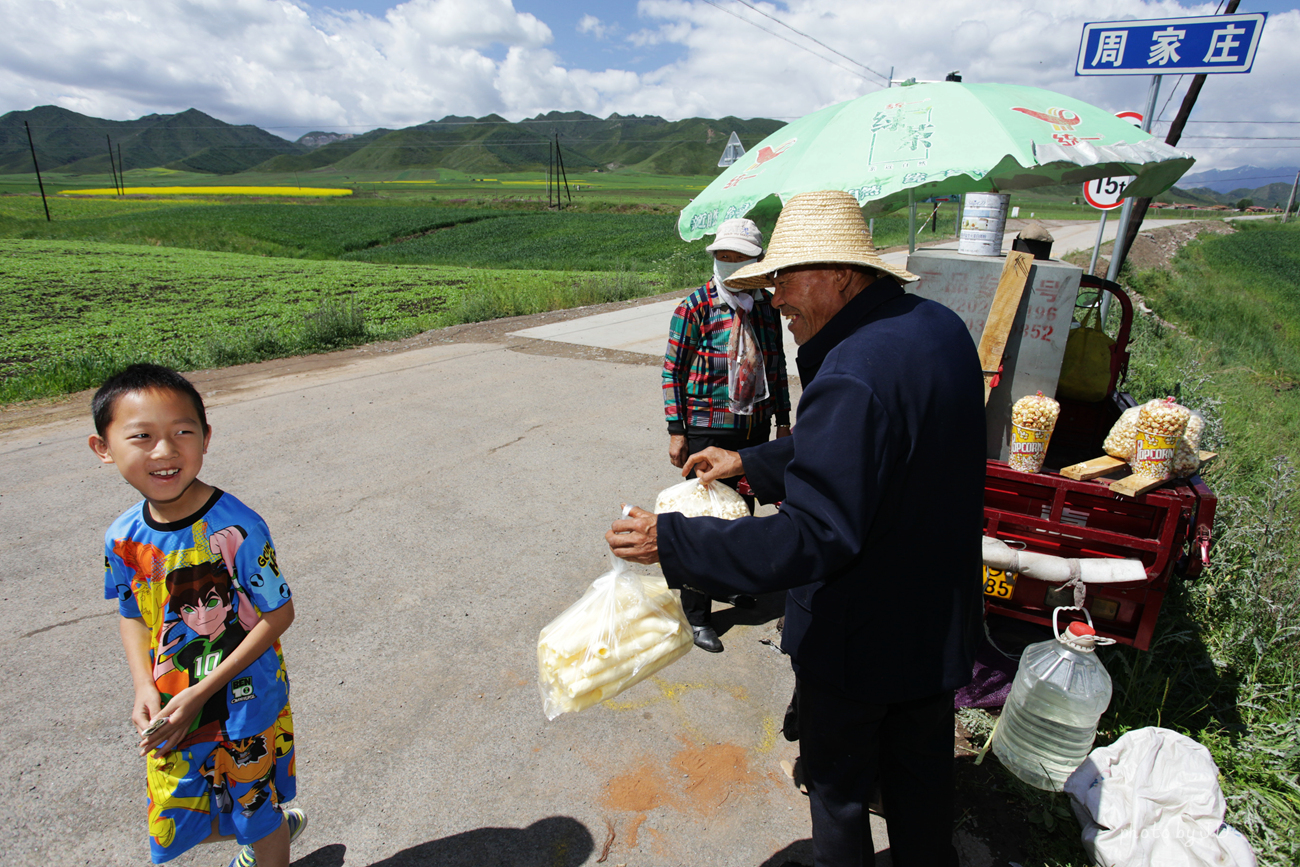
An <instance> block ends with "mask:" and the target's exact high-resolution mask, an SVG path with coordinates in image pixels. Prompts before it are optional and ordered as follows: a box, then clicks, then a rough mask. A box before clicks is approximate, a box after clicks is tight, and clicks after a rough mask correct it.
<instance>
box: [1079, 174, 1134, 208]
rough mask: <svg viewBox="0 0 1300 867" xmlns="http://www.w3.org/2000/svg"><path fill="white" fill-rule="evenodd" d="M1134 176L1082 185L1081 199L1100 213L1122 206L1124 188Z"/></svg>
mask: <svg viewBox="0 0 1300 867" xmlns="http://www.w3.org/2000/svg"><path fill="white" fill-rule="evenodd" d="M1135 177H1137V176H1136V175H1125V176H1124V177H1119V178H1097V179H1096V180H1092V181H1088V183H1086V184H1084V185H1083V197H1084V198H1085V199H1087V201H1088V204H1090V205H1092V206H1093V207H1094V208H1097V209H1098V210H1101V211H1109V210H1111V209H1113V208H1118V207H1119V206H1120V205H1122V204H1124V188H1125V187H1127V186H1128V185H1129V184H1130V183H1132V181H1133V179H1134V178H1135Z"/></svg>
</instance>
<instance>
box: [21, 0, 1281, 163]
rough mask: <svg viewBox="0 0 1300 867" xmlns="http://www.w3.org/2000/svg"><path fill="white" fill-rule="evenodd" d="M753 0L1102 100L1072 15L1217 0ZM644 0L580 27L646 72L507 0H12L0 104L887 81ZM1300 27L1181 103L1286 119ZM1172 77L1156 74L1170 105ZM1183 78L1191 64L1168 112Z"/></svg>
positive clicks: (565, 100) (815, 87)
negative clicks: (561, 50)
mask: <svg viewBox="0 0 1300 867" xmlns="http://www.w3.org/2000/svg"><path fill="white" fill-rule="evenodd" d="M754 5H756V6H758V7H759V8H760V9H762V10H763V11H764V12H766V13H768V14H769V15H771V16H773V18H776V19H779V21H781V22H784V23H785V24H788V25H789V26H790V27H792V28H794V29H795V30H798V31H802V32H803V33H806V34H808V36H810V37H813V38H814V39H816V40H819V41H820V42H822V43H825V46H829V47H830V48H832V49H834V50H835V51H838V52H842V53H843V54H844V55H847V57H850V58H853V59H854V60H855V61H857V64H865V65H866V66H867V67H870V69H871V70H874V71H875V73H880V74H883V75H888V74H889V72H890V69H891V68H893V70H894V76H895V78H898V79H902V78H908V77H916V78H919V79H923V80H924V79H942V78H943V77H944V75H945V74H946V73H948V72H950V71H952V70H956V69H959V70H961V71H962V73H963V74H964V75H965V77H966V80H967V81H1000V82H1011V83H1021V84H1032V85H1036V86H1039V87H1045V88H1048V89H1051V90H1057V91H1060V92H1062V93H1065V94H1069V95H1071V96H1075V97H1078V98H1080V99H1084V100H1086V101H1088V102H1092V103H1095V104H1097V105H1100V106H1102V107H1104V108H1108V109H1111V110H1116V111H1118V110H1121V109H1126V108H1133V109H1141V108H1142V107H1143V104H1144V102H1145V96H1146V91H1147V82H1148V79H1147V78H1145V77H1140V76H1135V77H1120V78H1109V79H1098V78H1077V77H1075V76H1074V74H1073V69H1074V58H1075V54H1076V52H1077V51H1078V43H1079V36H1080V32H1081V29H1082V25H1083V23H1085V22H1087V21H1097V20H1106V19H1130V18H1154V17H1163V16H1179V15H1193V14H1205V15H1208V14H1213V13H1214V11H1215V6H1214V4H1212V3H1199V4H1196V3H1193V4H1186V5H1180V4H1179V3H1175V2H1172V0H1160V2H1134V0H1056V2H1054V3H1050V4H1043V3H1030V2H1027V0H1012V2H1006V3H1001V4H992V3H988V2H985V0H932V2H927V3H925V4H895V3H889V4H886V3H883V2H879V0H877V2H859V3H851V4H850V3H841V2H834V0H787V2H784V3H782V4H779V5H778V4H774V3H770V2H756V3H755V4H754ZM724 10H728V11H724ZM637 11H638V16H639V23H640V29H639V30H636V31H635V32H630V33H626V34H625V35H624V32H623V31H621V30H620V29H619V25H618V24H617V23H609V22H607V21H604V20H602V19H600V18H598V17H596V16H595V15H591V14H587V15H584V16H582V17H581V19H580V20H579V22H578V25H577V28H576V30H577V32H579V33H581V34H584V35H586V36H591V37H595V38H596V39H601V40H606V43H605V44H607V45H610V44H612V45H621V46H624V47H626V48H627V49H628V51H629V52H631V51H632V50H633V49H635V48H636V47H638V46H639V47H646V46H660V47H663V46H669V47H675V48H676V49H678V56H679V59H678V60H677V61H676V62H673V63H669V64H667V65H664V66H661V67H660V68H658V69H654V70H651V71H643V72H634V71H631V70H629V69H626V68H618V61H617V60H615V61H613V62H614V66H613V67H612V68H605V69H595V68H585V66H586V65H587V64H589V63H591V61H590V60H586V61H585V63H584V62H583V61H581V60H580V61H579V62H577V63H570V64H567V65H566V64H564V63H562V62H561V61H560V60H559V57H558V55H556V54H555V52H554V51H553V50H552V47H551V46H552V44H553V34H552V31H551V29H550V28H549V27H548V26H547V24H546V23H545V22H543V21H541V20H539V19H538V18H536V17H535V16H533V15H530V14H527V13H523V12H519V11H518V10H516V9H515V8H514V6H513V3H512V0H408V2H405V3H401V4H399V5H396V6H394V7H392V8H390V9H388V10H387V11H386V13H384V14H383V15H382V17H380V16H375V15H370V14H366V13H362V12H355V11H351V12H335V11H324V12H321V11H316V10H314V9H313V8H312V7H310V6H307V5H306V4H305V3H299V2H291V0H7V2H6V14H5V24H6V31H7V32H6V37H7V39H6V50H5V52H3V54H0V111H4V110H9V109H20V108H30V107H32V106H34V105H41V104H48V103H54V104H57V105H62V106H65V107H67V108H70V109H73V110H75V111H79V112H83V113H86V114H91V115H97V116H101V117H114V118H125V117H134V116H138V115H140V114H145V113H148V112H154V111H157V112H172V111H178V110H181V109H185V108H188V107H190V106H194V107H196V108H199V109H201V110H203V111H206V112H208V113H210V114H212V115H214V116H217V117H220V118H222V119H224V120H228V121H232V122H238V123H256V124H258V125H260V126H264V127H268V128H278V130H279V131H282V132H284V133H285V134H287V135H289V136H290V137H293V136H296V135H297V133H298V132H300V131H305V129H297V130H295V129H292V127H294V126H297V127H300V128H301V127H309V128H322V129H339V130H341V131H353V132H355V131H360V130H362V129H369V128H373V127H376V126H388V127H396V126H404V125H409V124H413V123H420V122H423V121H426V120H429V119H433V118H438V117H442V116H443V115H446V114H468V115H476V116H479V115H484V114H488V113H490V112H497V113H500V114H503V115H505V116H506V117H510V118H520V117H525V116H531V115H534V114H537V113H539V112H545V111H551V110H563V111H568V110H574V109H580V110H583V111H587V112H590V113H592V114H595V115H598V116H601V117H604V116H606V115H608V114H610V113H611V112H619V113H621V114H658V115H661V116H664V117H668V118H681V117H689V116H697V115H698V116H709V117H720V116H724V115H728V114H732V115H737V116H740V117H755V116H763V117H778V118H795V117H799V116H801V115H804V114H807V113H808V112H810V111H815V110H816V109H819V108H822V107H824V106H826V105H829V104H832V103H834V102H838V101H842V100H845V99H851V98H853V97H855V96H858V95H861V94H863V93H867V92H870V91H873V90H875V89H876V88H877V87H878V86H880V84H881V78H880V76H879V75H877V74H873V72H869V71H867V70H865V69H863V68H862V67H861V66H859V65H857V64H855V63H854V62H852V61H849V60H847V59H845V58H844V57H841V56H838V55H836V54H835V53H833V52H832V51H830V50H828V48H827V47H823V46H820V45H817V44H816V43H815V42H812V41H810V40H809V39H807V38H805V37H803V36H800V35H798V34H797V33H795V32H792V31H791V30H789V29H786V28H785V27H782V26H781V25H780V24H778V23H777V22H776V21H773V20H772V19H771V18H767V17H764V16H762V15H759V14H757V13H756V12H754V11H753V10H752V9H749V8H746V7H745V6H744V5H742V4H739V3H726V4H724V5H723V8H718V7H715V6H713V5H710V4H707V3H704V2H701V0H640V3H639V4H638V8H637ZM729 12H733V13H735V14H729ZM1297 42H1300V12H1296V11H1291V12H1285V13H1276V14H1273V15H1270V16H1269V19H1268V24H1267V26H1266V29H1265V33H1264V39H1263V42H1262V45H1261V48H1260V51H1259V55H1258V58H1257V60H1256V64H1255V69H1254V71H1253V72H1252V73H1250V74H1249V75H1220V76H1211V77H1210V80H1209V81H1208V82H1207V84H1206V86H1205V89H1204V90H1203V92H1202V94H1201V98H1200V101H1199V102H1198V104H1197V109H1196V112H1195V114H1194V115H1193V120H1197V121H1203V120H1251V121H1265V120H1270V121H1278V120H1300V103H1298V102H1297V101H1296V100H1295V99H1294V98H1293V97H1292V89H1293V85H1292V82H1293V81H1294V80H1295V76H1296V72H1297V63H1296V61H1295V59H1294V57H1295V52H1293V51H1291V50H1290V46H1293V45H1295V44H1297ZM792 43H794V44H792ZM595 56H596V55H594V54H588V55H584V56H583V57H584V58H594V57H595ZM600 56H601V57H602V58H606V57H615V58H616V57H617V56H618V55H617V54H614V55H611V54H609V53H603V54H601V55H600ZM1176 81H1177V79H1176V78H1174V77H1172V76H1171V77H1167V78H1166V79H1165V82H1164V85H1163V93H1162V96H1161V100H1160V102H1161V104H1162V105H1163V104H1164V102H1165V97H1167V96H1168V95H1169V93H1170V92H1171V90H1172V89H1173V88H1174V87H1175V86H1176ZM1186 86H1187V79H1184V80H1183V81H1182V83H1181V85H1180V86H1178V90H1177V95H1176V96H1175V97H1174V99H1173V101H1172V102H1171V103H1169V105H1168V107H1167V108H1166V109H1165V112H1164V117H1165V118H1166V119H1168V118H1172V117H1173V115H1174V113H1175V112H1176V110H1177V108H1178V104H1179V101H1180V100H1181V96H1182V93H1183V92H1184V91H1185V90H1186ZM1284 129H1287V127H1280V126H1277V125H1263V124H1261V125H1254V126H1252V125H1247V124H1234V125H1231V126H1219V127H1213V126H1208V125H1206V124H1204V123H1195V124H1193V125H1191V126H1190V127H1189V128H1188V130H1187V136H1188V137H1187V138H1185V139H1184V141H1183V146H1184V147H1186V148H1187V149H1189V150H1192V151H1193V152H1195V153H1196V154H1197V156H1198V157H1199V158H1200V163H1201V164H1202V165H1203V166H1207V167H1208V166H1215V165H1223V166H1227V165H1236V164H1240V163H1246V162H1252V163H1256V164H1278V163H1280V162H1281V163H1285V162H1290V163H1293V164H1294V163H1296V162H1300V151H1276V150H1269V149H1268V148H1273V147H1275V145H1272V144H1270V143H1269V142H1267V141H1249V140H1239V141H1236V142H1233V141H1227V140H1217V139H1193V138H1191V136H1192V135H1227V134H1234V135H1254V136H1277V135H1281V134H1282V133H1280V132H1279V130H1284ZM746 144H747V145H748V144H750V143H749V142H746ZM1279 144H1285V143H1279ZM1291 144H1294V143H1291Z"/></svg>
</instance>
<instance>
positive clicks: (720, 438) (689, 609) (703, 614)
mask: <svg viewBox="0 0 1300 867" xmlns="http://www.w3.org/2000/svg"><path fill="white" fill-rule="evenodd" d="M770 428H771V423H770V422H769V421H766V420H765V421H764V423H763V424H761V425H759V424H755V425H754V430H753V432H752V433H749V434H745V433H717V434H715V433H705V432H702V431H700V430H698V429H696V430H688V431H687V432H686V454H687V456H688V457H689V456H690V455H693V454H695V453H696V452H702V451H704V450H705V449H707V448H708V447H709V446H717V447H718V448H720V449H726V450H727V451H729V452H738V451H740V450H741V449H747V448H750V447H751V446H756V445H759V444H760V443H765V442H767V440H768V436H769V431H770ZM687 478H692V479H693V478H695V471H694V470H691V474H690V476H688V477H687ZM718 481H720V482H722V483H723V484H724V485H726V486H727V487H729V488H731V489H732V490H735V489H736V486H737V485H738V484H740V477H739V476H737V477H736V478H732V479H719V480H718ZM745 502H746V503H747V504H748V505H749V510H750V511H751V512H752V511H754V498H753V497H745ZM682 608H684V609H685V610H686V619H687V620H688V621H689V622H690V624H691V625H692V626H704V625H705V624H708V623H710V622H712V620H713V602H712V597H710V596H709V595H708V594H707V593H701V592H700V591H698V590H692V589H691V588H690V587H683V588H682Z"/></svg>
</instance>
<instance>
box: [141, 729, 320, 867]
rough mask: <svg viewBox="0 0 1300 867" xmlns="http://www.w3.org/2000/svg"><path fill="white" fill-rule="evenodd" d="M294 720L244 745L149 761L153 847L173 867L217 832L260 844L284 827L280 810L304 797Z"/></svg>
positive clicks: (215, 744)
mask: <svg viewBox="0 0 1300 867" xmlns="http://www.w3.org/2000/svg"><path fill="white" fill-rule="evenodd" d="M294 760H295V753H294V748H293V713H292V711H290V709H289V706H288V705H285V707H284V709H283V710H281V711H280V716H279V718H278V719H277V720H276V721H275V724H274V725H272V726H271V727H270V728H268V729H267V730H266V731H264V732H262V733H261V734H259V735H253V736H252V737H249V738H242V739H240V740H238V741H208V742H206V743H198V744H194V745H192V746H191V747H189V748H183V749H179V750H174V751H172V752H170V753H167V754H166V755H164V756H162V757H160V758H155V757H154V756H153V755H152V754H151V755H149V756H148V757H147V758H146V761H147V762H148V794H149V848H150V855H151V856H152V858H153V863H155V864H162V863H164V862H166V861H170V860H171V859H173V858H175V857H176V856H177V855H180V854H181V853H182V852H186V851H188V850H189V849H192V848H193V847H195V846H197V845H198V844H199V843H202V842H203V841H204V840H206V839H208V837H210V836H211V835H212V820H213V819H216V820H217V832H218V833H219V834H222V835H232V834H233V835H234V837H235V840H236V841H238V842H239V843H241V844H248V843H255V842H257V841H258V840H261V839H262V838H263V837H265V836H266V835H267V834H270V833H271V832H273V831H274V830H275V829H277V828H279V827H280V822H281V821H283V815H282V814H281V813H280V805H281V804H283V803H284V802H286V801H289V800H291V799H292V798H293V797H294V795H296V794H297V790H298V784H297V778H296V771H295V767H294Z"/></svg>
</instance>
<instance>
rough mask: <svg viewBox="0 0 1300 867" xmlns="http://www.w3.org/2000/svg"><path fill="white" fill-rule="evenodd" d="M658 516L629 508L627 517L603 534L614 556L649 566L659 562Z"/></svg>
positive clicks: (635, 508)
mask: <svg viewBox="0 0 1300 867" xmlns="http://www.w3.org/2000/svg"><path fill="white" fill-rule="evenodd" d="M658 522H659V516H658V515H653V514H651V513H650V512H647V511H646V510H645V509H638V508H637V507H636V506H629V507H628V509H627V517H626V518H620V519H619V520H617V521H615V522H614V524H613V526H612V527H610V529H609V532H608V533H606V534H605V541H606V542H608V543H609V550H611V551H613V552H614V556H616V557H621V558H623V559H624V560H631V561H632V562H633V563H641V564H643V565H646V566H649V565H651V564H653V563H658V562H659V533H658V527H659V523H658Z"/></svg>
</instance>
